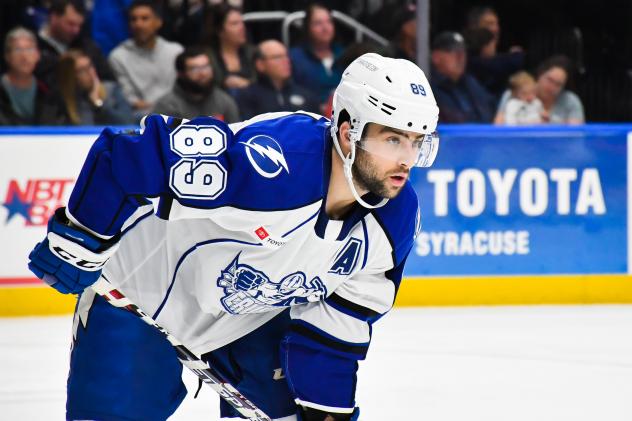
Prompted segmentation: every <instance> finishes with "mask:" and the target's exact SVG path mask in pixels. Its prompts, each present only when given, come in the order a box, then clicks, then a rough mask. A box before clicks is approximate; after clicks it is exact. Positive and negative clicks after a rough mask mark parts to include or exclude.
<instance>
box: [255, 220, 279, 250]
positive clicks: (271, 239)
mask: <svg viewBox="0 0 632 421" xmlns="http://www.w3.org/2000/svg"><path fill="white" fill-rule="evenodd" d="M254 234H255V236H256V237H257V238H258V239H259V240H262V245H263V246H265V247H268V248H279V247H281V246H284V245H285V243H287V240H286V239H283V238H280V237H275V236H273V235H271V234H270V231H269V230H268V229H266V228H265V227H264V226H263V225H262V226H260V227H259V228H257V229H256V230H254Z"/></svg>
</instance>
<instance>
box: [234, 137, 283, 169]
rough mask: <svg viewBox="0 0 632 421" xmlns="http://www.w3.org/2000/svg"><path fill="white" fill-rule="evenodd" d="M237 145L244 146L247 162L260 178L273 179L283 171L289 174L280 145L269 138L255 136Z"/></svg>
mask: <svg viewBox="0 0 632 421" xmlns="http://www.w3.org/2000/svg"><path fill="white" fill-rule="evenodd" d="M239 143H241V144H243V145H244V146H245V150H246V156H247V157H248V161H250V163H251V164H252V167H253V168H254V169H255V171H257V173H259V175H261V176H262V177H265V178H274V177H276V176H277V175H279V174H281V171H283V170H285V172H287V173H288V174H289V173H290V169H289V168H288V165H287V161H286V160H285V156H283V150H282V149H281V145H279V143H278V142H277V141H276V140H274V139H273V138H271V137H270V136H267V135H257V136H253V137H251V138H250V139H248V140H247V141H246V142H239Z"/></svg>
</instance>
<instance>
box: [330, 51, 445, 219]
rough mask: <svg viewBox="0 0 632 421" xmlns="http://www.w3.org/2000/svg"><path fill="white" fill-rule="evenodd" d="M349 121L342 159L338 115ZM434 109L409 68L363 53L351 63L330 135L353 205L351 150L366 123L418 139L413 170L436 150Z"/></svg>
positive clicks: (419, 75) (425, 86)
mask: <svg viewBox="0 0 632 421" xmlns="http://www.w3.org/2000/svg"><path fill="white" fill-rule="evenodd" d="M342 111H346V112H347V113H348V114H349V118H350V125H351V130H350V138H351V152H350V153H349V154H348V155H347V156H344V154H343V153H342V150H341V148H340V144H339V143H338V136H337V132H338V125H339V124H340V121H339V120H340V115H341V113H342ZM438 118H439V108H438V107H437V102H436V101H435V98H434V95H433V93H432V89H431V88H430V84H429V83H428V79H427V78H426V75H425V74H424V72H423V71H422V70H421V69H420V68H419V67H418V66H417V65H416V64H415V63H413V62H411V61H408V60H403V59H393V58H388V57H382V56H380V55H379V54H375V53H367V54H363V55H362V56H360V57H358V58H357V59H355V60H354V61H353V62H352V63H351V64H350V65H349V66H348V67H347V68H346V69H345V71H344V73H343V75H342V80H341V81H340V84H339V85H338V87H337V88H336V91H335V93H334V97H333V109H332V122H331V134H332V138H333V140H334V144H335V147H336V150H337V151H338V154H339V155H340V157H341V158H342V160H343V163H344V169H345V176H346V178H347V181H348V182H349V185H350V187H351V190H352V192H353V194H354V196H355V198H356V200H358V202H360V203H361V204H362V205H363V206H365V207H369V208H373V207H378V206H382V205H383V204H384V203H386V201H383V202H382V203H381V204H379V205H378V206H371V205H369V204H367V203H365V202H364V201H362V200H361V199H360V198H359V195H358V194H357V192H356V190H355V187H354V186H353V182H352V175H351V166H352V165H353V162H354V161H355V148H356V146H357V144H358V142H360V140H361V136H362V132H363V130H364V127H365V126H366V124H367V123H377V124H381V125H384V126H388V127H393V128H395V129H399V130H404V131H412V132H416V133H420V134H424V135H426V136H424V141H423V145H422V147H421V150H420V153H419V156H418V157H417V159H416V161H415V163H414V166H419V167H429V166H431V165H432V163H433V162H434V159H435V157H436V155H437V151H438V148H439V138H438V136H437V135H436V129H437V120H438Z"/></svg>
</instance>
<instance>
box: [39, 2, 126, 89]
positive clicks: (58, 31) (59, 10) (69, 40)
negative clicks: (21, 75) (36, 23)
mask: <svg viewBox="0 0 632 421" xmlns="http://www.w3.org/2000/svg"><path fill="white" fill-rule="evenodd" d="M49 10H50V11H49V15H48V21H47V22H46V24H45V25H44V26H43V27H42V29H40V31H39V34H38V44H39V49H40V54H41V56H42V57H41V59H40V61H39V63H38V65H37V68H36V70H35V73H36V75H37V76H38V78H40V79H42V80H44V81H45V82H46V83H48V84H49V86H56V80H55V78H56V76H57V61H58V60H59V56H60V55H61V54H63V53H65V52H66V51H67V50H68V49H69V48H76V49H80V50H82V51H85V52H86V54H88V56H89V57H90V59H91V60H92V63H93V64H94V66H95V68H96V70H97V74H98V75H99V77H100V78H101V79H108V80H114V74H113V72H112V69H111V68H110V66H109V65H108V62H107V60H106V58H105V56H104V55H103V53H102V52H101V49H100V48H99V46H98V45H97V44H96V43H95V42H94V41H92V40H91V39H90V38H89V37H87V36H83V35H81V28H82V26H83V24H84V22H85V19H86V10H85V8H84V6H83V2H82V1H81V0H53V1H51V3H50V9H49Z"/></svg>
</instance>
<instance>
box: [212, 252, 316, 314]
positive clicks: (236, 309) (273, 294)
mask: <svg viewBox="0 0 632 421" xmlns="http://www.w3.org/2000/svg"><path fill="white" fill-rule="evenodd" d="M240 254H241V253H240ZM217 286H218V287H221V288H223V289H224V297H223V298H222V299H221V300H220V301H221V303H222V305H223V306H224V308H225V309H226V311H228V312H229V313H232V314H244V313H260V312H263V311H268V310H270V307H287V306H291V305H295V304H303V303H308V302H314V301H319V300H321V299H323V298H325V297H326V296H327V288H326V287H325V284H324V283H323V281H322V280H321V279H320V278H319V277H318V276H316V277H314V278H313V279H311V280H310V281H308V280H307V277H306V276H305V274H304V273H303V272H301V271H297V272H293V273H290V274H289V275H286V276H284V277H283V278H282V279H281V280H280V281H274V280H271V279H270V278H269V277H268V276H267V275H266V274H265V273H264V272H262V271H260V270H257V269H255V268H253V267H252V266H249V265H245V264H242V263H239V254H237V256H235V258H234V259H233V260H232V261H231V262H230V264H229V265H228V266H227V267H226V268H225V269H224V270H222V272H221V274H220V276H219V278H217Z"/></svg>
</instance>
